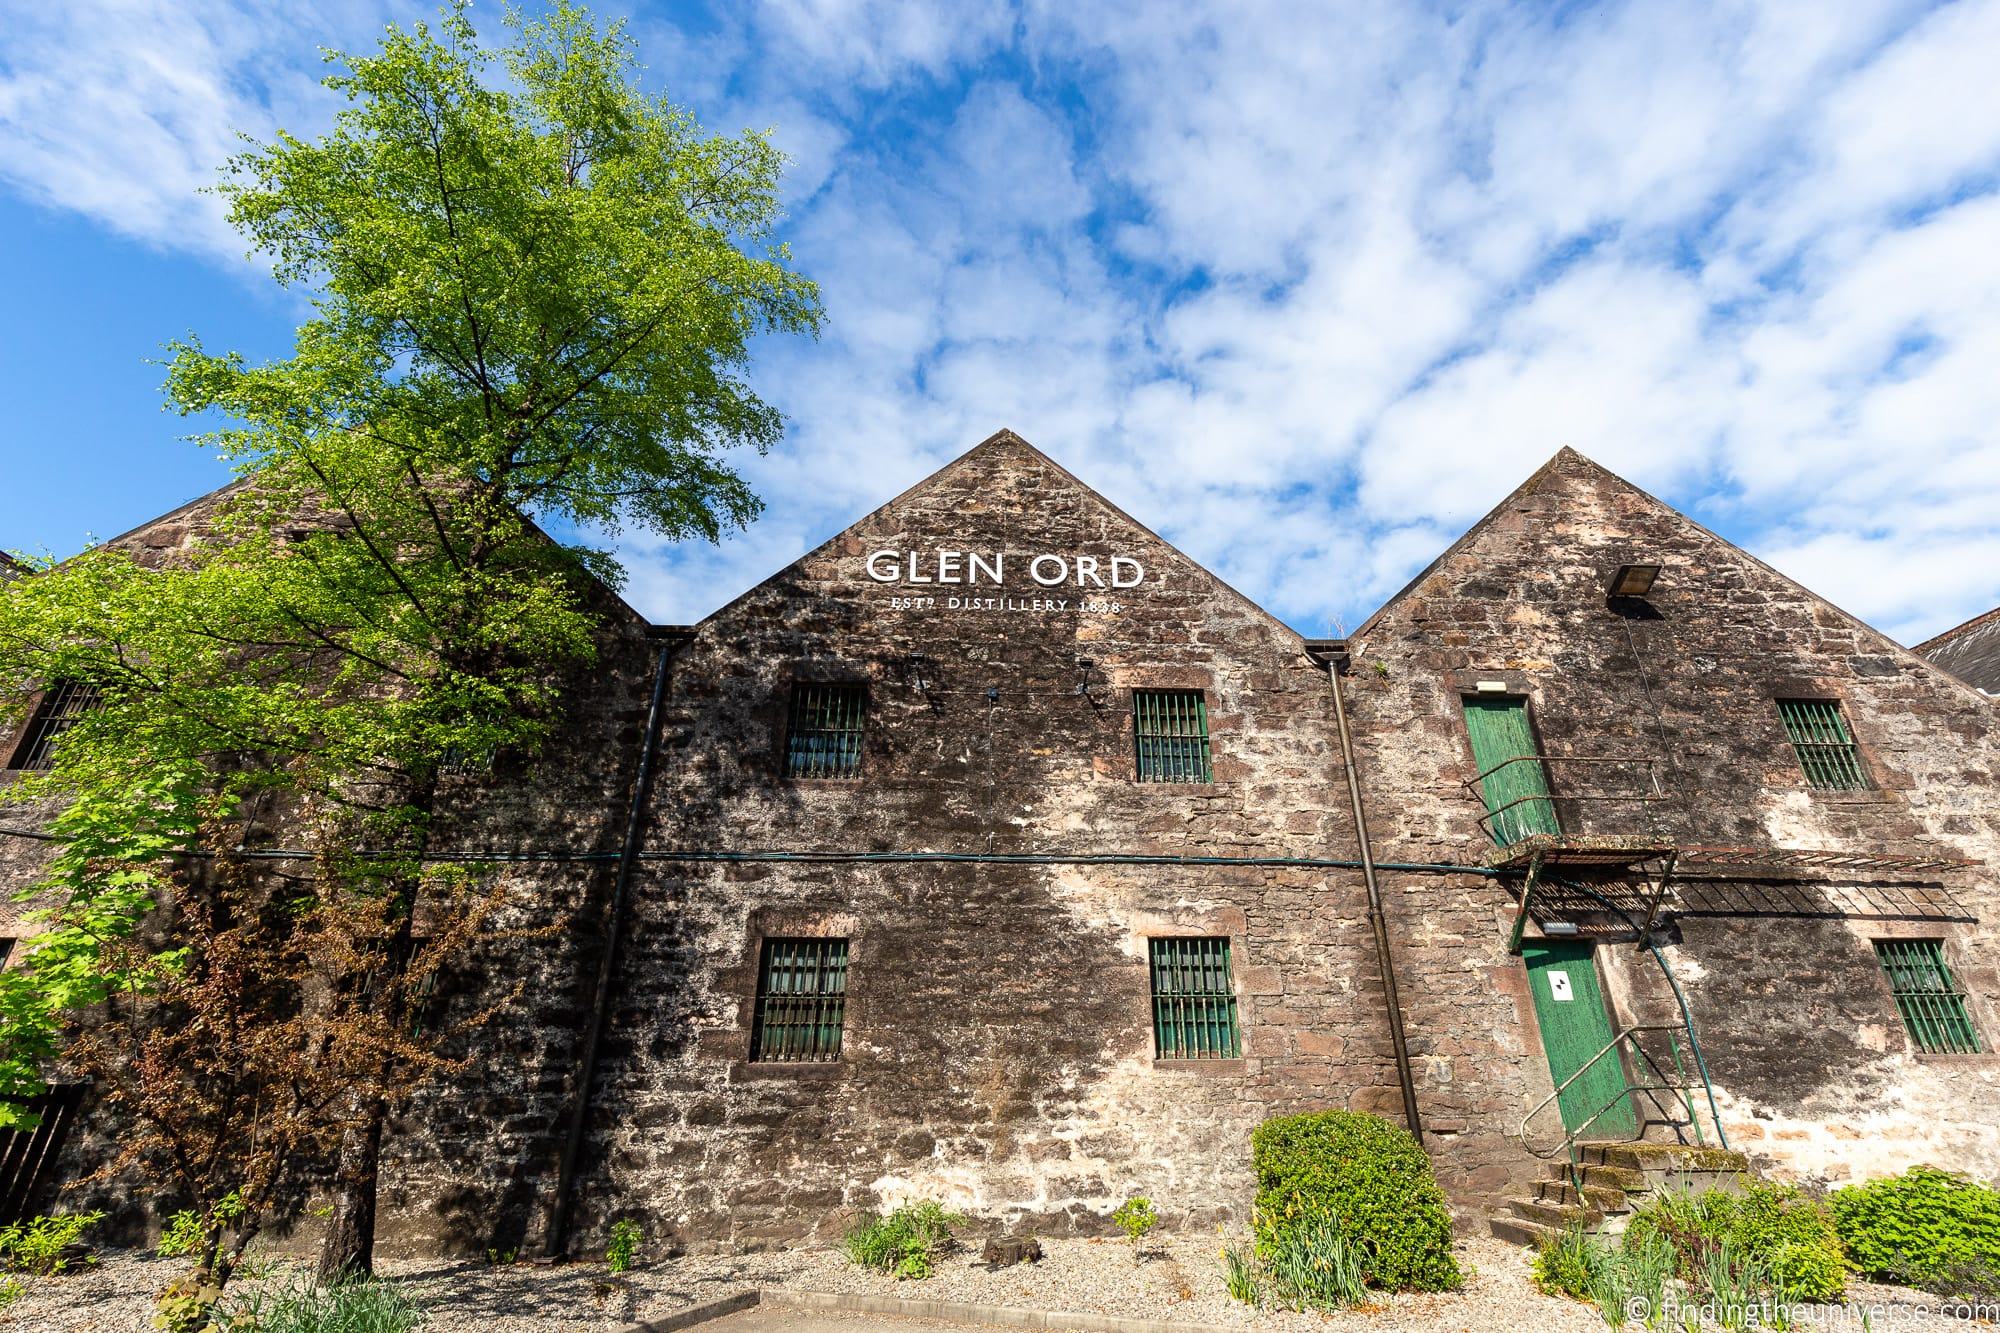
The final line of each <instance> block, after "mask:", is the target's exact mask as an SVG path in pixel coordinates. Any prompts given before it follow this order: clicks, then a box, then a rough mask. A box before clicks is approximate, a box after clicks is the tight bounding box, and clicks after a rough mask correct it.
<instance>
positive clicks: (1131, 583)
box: [1111, 555, 1146, 588]
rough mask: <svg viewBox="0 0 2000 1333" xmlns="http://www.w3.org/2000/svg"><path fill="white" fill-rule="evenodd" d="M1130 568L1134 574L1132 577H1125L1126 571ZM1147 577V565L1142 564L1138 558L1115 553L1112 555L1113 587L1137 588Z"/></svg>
mask: <svg viewBox="0 0 2000 1333" xmlns="http://www.w3.org/2000/svg"><path fill="white" fill-rule="evenodd" d="M1128 569H1129V570H1130V571H1131V573H1132V576H1131V577H1130V578H1127V577H1125V571H1126V570H1128ZM1145 577H1146V567H1145V566H1144V565H1142V564H1140V563H1139V562H1138V561H1137V560H1134V559H1133V558H1132V557H1131V556H1129V555H1114V556H1112V557H1111V586H1112V587H1114V588H1136V587H1138V586H1139V583H1140V581H1141V580H1142V579H1144V578H1145Z"/></svg>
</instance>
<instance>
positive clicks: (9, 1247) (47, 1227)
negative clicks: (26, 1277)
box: [0, 1213, 104, 1277]
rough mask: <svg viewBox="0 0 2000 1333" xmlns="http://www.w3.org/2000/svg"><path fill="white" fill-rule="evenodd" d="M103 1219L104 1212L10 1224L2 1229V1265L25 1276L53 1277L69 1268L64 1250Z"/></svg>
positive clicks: (40, 1218)
mask: <svg viewBox="0 0 2000 1333" xmlns="http://www.w3.org/2000/svg"><path fill="white" fill-rule="evenodd" d="M103 1218H104V1214H103V1213H70V1214H67V1215H65V1216H62V1217H30V1218H28V1219H26V1220H25V1221H21V1222H10V1223H8V1224H7V1225H6V1226H5V1227H0V1263H5V1264H6V1265H7V1266H8V1267H9V1268H14V1269H18V1270H20V1271H21V1272H24V1273H34V1274H36V1275H37V1276H40V1277H53V1276H55V1275H56V1274H57V1273H60V1272H62V1271H63V1269H65V1268H67V1267H68V1266H69V1261H68V1260H67V1259H65V1258H64V1257H63V1251H64V1250H66V1249H68V1248H69V1247H70V1246H72V1245H74V1244H76V1242H77V1241H78V1239H79V1238H81V1237H82V1235H83V1233H84V1232H85V1231H88V1230H89V1229H90V1228H91V1227H93V1226H95V1225H96V1224H97V1223H98V1222H100V1221H102V1220H103Z"/></svg>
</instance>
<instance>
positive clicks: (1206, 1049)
mask: <svg viewBox="0 0 2000 1333" xmlns="http://www.w3.org/2000/svg"><path fill="white" fill-rule="evenodd" d="M1147 945H1148V952H1149V953H1150V954H1151V956H1152V971H1153V1055H1154V1057H1155V1058H1156V1059H1160V1060H1233V1059H1235V1058H1236V1057H1237V1056H1239V1055H1241V1054H1242V1053H1243V1045H1242V1042H1241V1041H1240V1040H1239V1038H1238V1036H1237V1031H1236V988H1235V986H1234V985H1233V984H1232V983H1231V981H1230V977H1229V939H1228V937H1227V936H1201V935H1194V936H1172V937H1166V938H1159V939H1152V940H1148V941H1147Z"/></svg>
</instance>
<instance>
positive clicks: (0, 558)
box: [0, 551, 28, 583]
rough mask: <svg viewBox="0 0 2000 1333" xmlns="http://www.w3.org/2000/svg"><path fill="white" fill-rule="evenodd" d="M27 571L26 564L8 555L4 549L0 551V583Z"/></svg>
mask: <svg viewBox="0 0 2000 1333" xmlns="http://www.w3.org/2000/svg"><path fill="white" fill-rule="evenodd" d="M27 572H28V567H27V566H26V565H24V564H22V563H21V562H20V561H19V560H16V559H15V558H14V557H13V556H11V555H8V554H7V553H6V552H5V551H0V583H4V582H6V581H7V580H8V579H17V578H19V577H21V575H23V574H25V573H27Z"/></svg>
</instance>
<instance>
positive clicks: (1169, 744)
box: [1132, 690, 1214, 782]
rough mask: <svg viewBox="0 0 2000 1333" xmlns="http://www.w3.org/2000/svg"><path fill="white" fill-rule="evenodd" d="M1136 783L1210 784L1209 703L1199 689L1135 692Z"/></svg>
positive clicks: (1133, 708) (1133, 694)
mask: <svg viewBox="0 0 2000 1333" xmlns="http://www.w3.org/2000/svg"><path fill="white" fill-rule="evenodd" d="M1132 720H1133V734H1134V735H1135V736H1136V737H1137V738H1138V745H1139V781H1141V782H1211V781H1213V780H1214V774H1213V773H1212V772H1211V770H1210V768H1209V762H1208V761H1209V753H1208V703H1207V701H1206V700H1205V699H1203V697H1202V693H1201V691H1200V690H1134V691H1133V692H1132Z"/></svg>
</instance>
